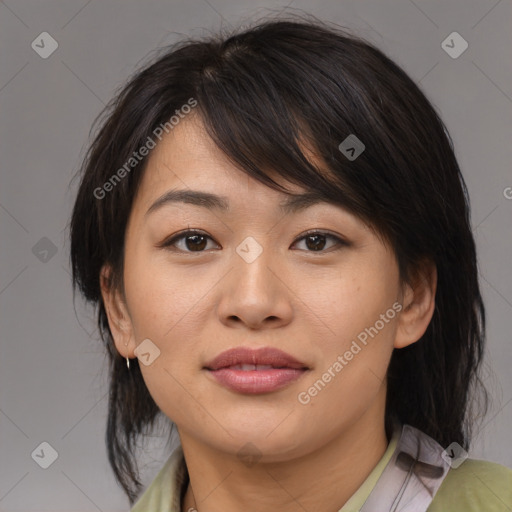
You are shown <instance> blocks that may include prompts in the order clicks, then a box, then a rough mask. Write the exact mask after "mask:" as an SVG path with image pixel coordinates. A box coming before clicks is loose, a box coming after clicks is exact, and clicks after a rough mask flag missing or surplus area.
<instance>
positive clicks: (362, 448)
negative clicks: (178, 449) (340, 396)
mask: <svg viewBox="0 0 512 512" xmlns="http://www.w3.org/2000/svg"><path fill="white" fill-rule="evenodd" d="M374 412H375V411H373V413H374ZM382 412H383V411H382ZM375 420H376V418H375V415H374V414H371V411H367V413H366V414H365V416H363V417H362V418H360V419H359V420H358V421H357V422H356V423H354V424H353V425H351V426H349V427H347V428H346V429H345V430H344V431H343V432H342V433H341V434H340V435H338V436H336V437H335V438H333V439H332V440H331V441H330V442H328V443H326V444H324V445H322V446H320V447H319V448H318V449H316V450H313V451H311V452H310V453H308V454H306V455H304V456H302V457H299V458H294V459H291V460H287V461H283V462H270V463H265V462H261V461H260V462H258V463H257V464H255V465H253V466H251V467H248V466H247V465H244V464H243V462H242V461H240V460H239V459H238V458H237V456H236V455H233V454H226V453H225V452H219V451H217V450H214V449H212V448H211V447H207V446H205V445H204V444H202V443H200V442H198V441H197V440H196V439H193V438H190V437H188V436H187V435H186V434H185V435H183V434H181V433H180V437H181V441H182V447H183V452H184V455H185V459H186V462H187V469H188V472H189V478H190V481H189V485H188V488H187V491H186V494H185V496H184V500H183V503H182V512H187V511H189V510H190V509H192V511H191V512H193V511H194V510H196V511H197V512H204V511H208V512H221V511H222V512H235V511H240V510H244V511H247V512H256V511H260V510H271V509H276V508H277V509H278V510H280V512H296V511H297V510H301V509H302V510H324V511H326V512H337V511H338V510H339V509H340V508H341V507H342V506H343V505H344V504H345V503H346V502H347V501H348V500H349V498H350V497H351V496H352V495H353V494H354V493H355V492H356V491H357V489H358V488H359V487H360V486H361V484H362V483H363V482H364V481H365V479H366V478H367V477H368V475H369V474H370V473H371V471H372V469H373V468H374V467H375V466H376V465H377V463H378V462H379V460H380V459H381V458H382V456H383V455H384V452H385V451H386V448H387V445H388V439H387V438H386V432H385V427H384V414H382V415H381V421H375Z"/></svg>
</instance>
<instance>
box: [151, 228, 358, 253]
mask: <svg viewBox="0 0 512 512" xmlns="http://www.w3.org/2000/svg"><path fill="white" fill-rule="evenodd" d="M190 235H202V236H204V237H206V238H209V239H210V240H213V238H211V237H210V236H209V235H207V234H206V233H204V232H203V231H200V230H196V229H189V230H187V231H182V232H181V233H178V234H176V235H175V236H173V237H172V238H170V239H168V240H165V241H164V242H162V243H161V244H160V245H159V246H158V247H160V248H162V249H167V250H173V249H171V247H172V246H173V245H174V244H175V243H176V242H177V241H179V240H181V239H184V238H187V236H190ZM311 235H321V236H324V237H325V238H330V239H331V240H334V241H335V242H336V245H335V246H334V247H335V248H336V247H337V249H335V250H339V249H340V248H341V247H347V246H349V245H350V243H349V242H347V241H346V240H343V239H342V238H340V237H338V236H336V235H333V234H332V233H329V232H327V231H319V230H315V229H312V230H309V231H306V233H303V234H302V235H301V236H300V237H299V238H297V239H296V240H295V241H294V242H293V245H295V244H296V243H297V242H299V241H301V240H303V239H305V238H307V237H308V236H311ZM330 249H332V247H330V248H329V249H327V250H320V251H306V252H311V253H325V252H329V250H330ZM178 251H179V252H183V253H188V254H194V253H197V254H201V253H204V252H206V249H205V250H202V251H188V250H186V251H184V250H181V249H178Z"/></svg>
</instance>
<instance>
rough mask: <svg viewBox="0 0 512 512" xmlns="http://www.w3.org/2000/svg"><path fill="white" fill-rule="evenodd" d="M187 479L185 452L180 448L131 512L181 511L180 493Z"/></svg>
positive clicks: (174, 452) (175, 451) (173, 453)
mask: <svg viewBox="0 0 512 512" xmlns="http://www.w3.org/2000/svg"><path fill="white" fill-rule="evenodd" d="M185 477H186V466H185V462H184V458H183V450H182V448H181V446H178V447H177V448H176V449H175V450H174V451H173V452H172V453H171V455H170V456H169V458H168V459H167V461H166V462H165V464H164V466H163V467H162V468H161V469H160V471H159V472H158V474H157V475H156V477H155V478H154V479H153V481H152V482H151V483H150V485H149V487H147V488H146V490H145V491H144V492H143V493H142V495H140V496H139V498H138V499H137V501H136V502H135V503H134V505H133V506H132V508H131V509H130V512H161V511H162V510H168V511H169V512H175V511H178V512H179V511H180V510H181V505H180V491H181V487H182V485H183V483H184V480H185Z"/></svg>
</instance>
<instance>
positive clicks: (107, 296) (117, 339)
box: [100, 264, 136, 359]
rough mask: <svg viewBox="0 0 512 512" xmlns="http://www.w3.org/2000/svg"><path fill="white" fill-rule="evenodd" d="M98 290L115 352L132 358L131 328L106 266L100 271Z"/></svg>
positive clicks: (110, 270) (132, 340) (123, 304)
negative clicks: (99, 290)
mask: <svg viewBox="0 0 512 512" xmlns="http://www.w3.org/2000/svg"><path fill="white" fill-rule="evenodd" d="M100 288H101V295H102V297H103V304H104V305H105V310H106V313H107V318H108V325H109V327H110V332H111V333H112V337H113V339H114V343H115V346H116V348H117V351H118V352H119V353H120V354H121V355H122V356H123V357H129V358H132V359H133V358H134V357H135V355H134V352H133V351H134V350H135V348H136V344H135V338H134V336H133V326H132V322H131V319H130V315H129V313H128V309H127V306H126V301H125V299H124V297H123V296H122V293H121V292H120V291H119V290H117V289H116V287H115V286H114V285H113V281H112V268H111V266H110V265H108V264H106V265H103V267H101V271H100Z"/></svg>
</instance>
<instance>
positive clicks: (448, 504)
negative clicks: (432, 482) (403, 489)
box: [428, 459, 512, 512]
mask: <svg viewBox="0 0 512 512" xmlns="http://www.w3.org/2000/svg"><path fill="white" fill-rule="evenodd" d="M509 510H512V469H510V468H507V467H505V466H502V465H501V464H496V463H494V462H488V461H484V460H476V459H466V460H465V461H464V462H463V463H462V464H461V465H460V466H459V467H458V468H457V469H453V468H452V469H450V470H449V472H448V474H447V475H446V477H445V479H444V481H443V483H442V484H441V487H440V488H439V490H438V491H437V493H436V495H435V496H434V499H433V501H432V503H431V505H430V507H429V508H428V512H444V511H450V512H458V511H464V512H484V511H485V512H502V511H503V512H505V511H509Z"/></svg>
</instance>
